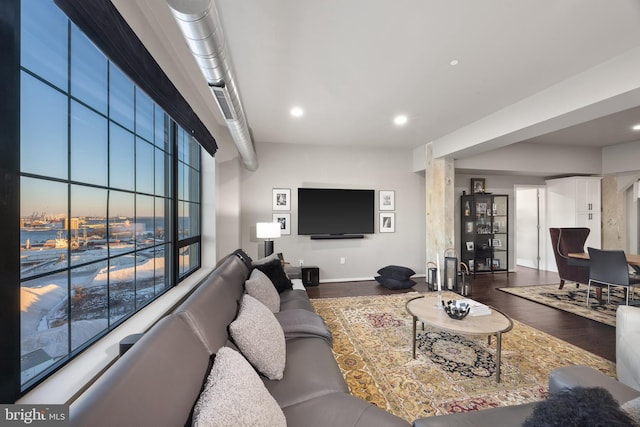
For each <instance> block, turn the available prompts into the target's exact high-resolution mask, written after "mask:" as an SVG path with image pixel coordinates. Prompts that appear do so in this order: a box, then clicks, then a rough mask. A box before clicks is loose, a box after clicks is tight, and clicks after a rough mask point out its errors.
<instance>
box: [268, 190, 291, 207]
mask: <svg viewBox="0 0 640 427" xmlns="http://www.w3.org/2000/svg"><path fill="white" fill-rule="evenodd" d="M272 205H273V206H272V209H273V210H274V211H290V210H291V189H290V188H274V189H273V193H272Z"/></svg>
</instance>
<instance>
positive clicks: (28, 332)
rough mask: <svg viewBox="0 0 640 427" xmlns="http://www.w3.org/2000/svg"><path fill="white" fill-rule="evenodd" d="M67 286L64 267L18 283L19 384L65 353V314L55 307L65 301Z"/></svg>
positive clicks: (66, 336)
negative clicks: (60, 314)
mask: <svg viewBox="0 0 640 427" xmlns="http://www.w3.org/2000/svg"><path fill="white" fill-rule="evenodd" d="M68 289H69V282H68V275H67V272H66V271H65V272H62V273H58V274H53V275H50V276H45V277H40V278H38V279H33V280H29V281H26V282H23V283H22V286H21V287H20V340H21V352H20V356H21V357H20V365H21V366H20V370H21V375H20V376H21V379H22V381H21V382H22V384H25V383H26V382H27V381H29V380H31V379H33V378H35V377H36V376H37V375H38V374H40V373H41V372H43V371H44V370H45V369H47V368H48V367H49V366H51V365H52V364H53V363H55V362H56V361H58V360H60V359H61V358H64V357H66V356H68V355H69V346H68V345H67V343H68V341H69V334H68V330H67V325H66V323H67V322H66V318H59V316H58V314H57V311H56V310H55V307H56V306H57V305H58V304H60V303H61V302H64V301H66V299H67V292H68ZM60 305H62V306H66V304H60Z"/></svg>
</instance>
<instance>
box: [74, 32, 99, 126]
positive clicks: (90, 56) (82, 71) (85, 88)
mask: <svg viewBox="0 0 640 427" xmlns="http://www.w3.org/2000/svg"><path fill="white" fill-rule="evenodd" d="M71 95H73V96H75V97H76V98H78V99H79V100H81V101H82V102H84V103H86V104H88V105H90V106H91V107H93V108H95V109H96V110H98V111H99V112H101V113H102V114H105V115H106V114H107V58H106V57H105V56H104V55H103V54H102V53H101V52H100V51H99V50H97V49H96V48H95V46H94V45H93V43H91V42H90V41H89V39H87V37H86V36H85V35H84V34H82V32H81V31H80V30H79V29H78V28H77V27H76V26H75V25H74V26H72V27H71Z"/></svg>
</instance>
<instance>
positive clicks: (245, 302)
mask: <svg viewBox="0 0 640 427" xmlns="http://www.w3.org/2000/svg"><path fill="white" fill-rule="evenodd" d="M229 332H230V333H231V337H232V338H233V341H234V342H235V344H236V345H237V346H238V348H239V349H240V351H241V352H242V354H243V355H244V357H246V358H247V360H248V361H249V362H250V363H251V364H252V365H253V366H254V367H255V368H256V369H257V370H258V371H260V372H261V373H262V374H263V375H265V376H266V377H267V378H269V379H270V380H281V379H282V375H283V373H284V365H285V361H286V345H285V340H284V332H283V331H282V327H281V326H280V323H279V322H278V320H277V319H276V317H275V316H274V314H273V313H272V312H271V310H269V309H268V308H267V306H266V305H264V304H262V303H261V302H260V301H258V300H257V299H255V298H254V297H252V296H251V295H249V294H244V295H243V296H242V302H241V303H240V310H239V311H238V316H237V317H236V320H234V321H233V322H231V324H230V325H229Z"/></svg>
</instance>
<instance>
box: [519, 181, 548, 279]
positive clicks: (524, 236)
mask: <svg viewBox="0 0 640 427" xmlns="http://www.w3.org/2000/svg"><path fill="white" fill-rule="evenodd" d="M545 191H546V189H545V187H544V186H533V185H525V186H515V189H514V193H515V214H516V215H515V222H516V233H515V240H516V266H523V267H529V268H535V269H538V270H540V269H542V270H546V269H547V267H546V266H547V251H546V247H547V245H546V242H547V234H546V232H545V231H546V208H545V199H546V197H545Z"/></svg>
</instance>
